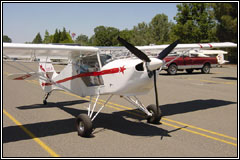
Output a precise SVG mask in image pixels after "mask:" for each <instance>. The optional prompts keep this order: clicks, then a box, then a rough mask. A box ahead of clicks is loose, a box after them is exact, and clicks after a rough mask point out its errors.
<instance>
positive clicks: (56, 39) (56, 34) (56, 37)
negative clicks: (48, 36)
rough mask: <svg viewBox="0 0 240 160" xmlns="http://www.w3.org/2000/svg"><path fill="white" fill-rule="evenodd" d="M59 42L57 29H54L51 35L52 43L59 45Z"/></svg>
mask: <svg viewBox="0 0 240 160" xmlns="http://www.w3.org/2000/svg"><path fill="white" fill-rule="evenodd" d="M59 42H60V36H59V32H58V29H56V30H55V33H54V35H53V40H52V43H59Z"/></svg>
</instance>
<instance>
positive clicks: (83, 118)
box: [76, 95, 112, 137]
mask: <svg viewBox="0 0 240 160" xmlns="http://www.w3.org/2000/svg"><path fill="white" fill-rule="evenodd" d="M99 96H100V95H98V96H97V98H96V99H95V103H94V104H93V105H92V98H93V97H92V96H90V101H89V106H88V114H79V115H78V116H77V117H76V128H77V132H78V135H79V136H81V137H89V136H91V134H92V131H93V124H92V122H93V120H94V119H95V118H96V117H97V115H98V114H99V113H100V111H101V110H102V109H103V108H104V107H105V106H106V104H107V103H108V101H109V100H110V99H111V97H112V95H110V96H109V98H108V99H107V100H106V101H105V102H104V104H103V105H102V107H100V109H99V110H98V111H97V113H95V115H93V112H94V110H95V107H96V104H97V102H98V98H99Z"/></svg>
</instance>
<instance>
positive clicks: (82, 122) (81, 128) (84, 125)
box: [76, 114, 93, 137]
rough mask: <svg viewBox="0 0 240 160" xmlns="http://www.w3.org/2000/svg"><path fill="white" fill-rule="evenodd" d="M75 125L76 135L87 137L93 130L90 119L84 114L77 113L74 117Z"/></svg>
mask: <svg viewBox="0 0 240 160" xmlns="http://www.w3.org/2000/svg"><path fill="white" fill-rule="evenodd" d="M76 127H77V132H78V135H79V136H81V137H89V136H90V135H91V133H92V131H93V128H92V121H91V119H90V118H89V117H88V115H86V114H79V115H78V116H77V118H76Z"/></svg>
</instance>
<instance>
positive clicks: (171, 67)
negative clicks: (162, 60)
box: [167, 64, 177, 75]
mask: <svg viewBox="0 0 240 160" xmlns="http://www.w3.org/2000/svg"><path fill="white" fill-rule="evenodd" d="M167 72H168V74H170V75H175V74H177V65H176V64H170V65H169V66H168V69H167Z"/></svg>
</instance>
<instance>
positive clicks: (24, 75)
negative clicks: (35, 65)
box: [7, 72, 38, 80]
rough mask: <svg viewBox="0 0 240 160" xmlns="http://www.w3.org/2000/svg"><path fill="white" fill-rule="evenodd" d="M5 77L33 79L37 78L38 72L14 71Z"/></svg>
mask: <svg viewBox="0 0 240 160" xmlns="http://www.w3.org/2000/svg"><path fill="white" fill-rule="evenodd" d="M7 78H8V79H11V80H33V79H36V78H38V73H37V72H29V73H15V74H9V75H8V77H7Z"/></svg>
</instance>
